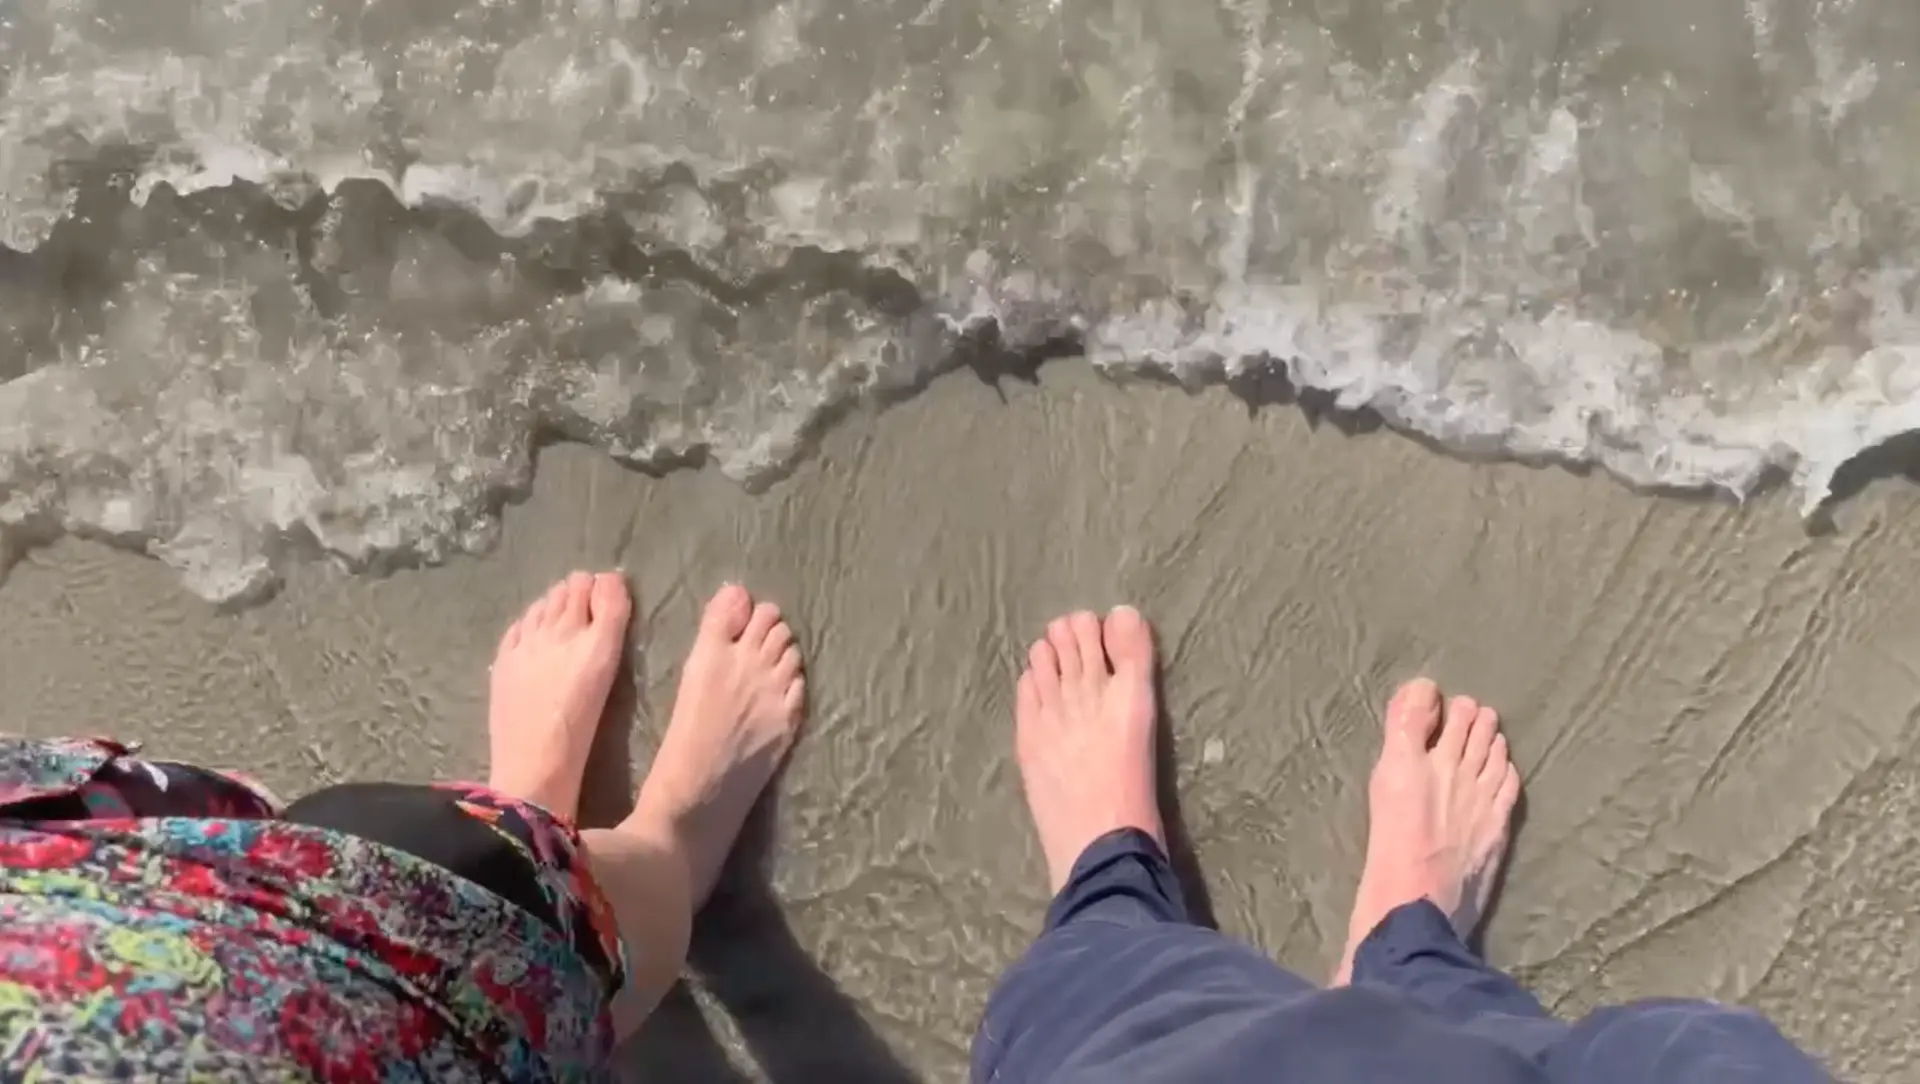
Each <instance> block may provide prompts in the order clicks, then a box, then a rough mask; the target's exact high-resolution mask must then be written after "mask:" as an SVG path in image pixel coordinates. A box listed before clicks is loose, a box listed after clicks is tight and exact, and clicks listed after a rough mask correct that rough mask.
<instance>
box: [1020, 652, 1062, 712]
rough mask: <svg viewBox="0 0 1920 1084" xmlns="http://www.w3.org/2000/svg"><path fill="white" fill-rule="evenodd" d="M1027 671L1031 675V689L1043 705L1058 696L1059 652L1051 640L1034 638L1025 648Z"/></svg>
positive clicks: (1051, 701)
mask: <svg viewBox="0 0 1920 1084" xmlns="http://www.w3.org/2000/svg"><path fill="white" fill-rule="evenodd" d="M1027 666H1028V670H1027V673H1029V674H1031V675H1033V691H1034V692H1035V693H1036V694H1037V695H1038V696H1039V698H1040V701H1039V702H1040V704H1041V705H1042V706H1043V707H1044V706H1045V705H1047V704H1051V703H1053V702H1054V701H1055V700H1057V699H1059V697H1060V654H1059V652H1057V651H1055V650H1054V649H1053V641H1051V640H1044V639H1043V640H1035V641H1034V642H1033V646H1032V647H1031V648H1028V649H1027Z"/></svg>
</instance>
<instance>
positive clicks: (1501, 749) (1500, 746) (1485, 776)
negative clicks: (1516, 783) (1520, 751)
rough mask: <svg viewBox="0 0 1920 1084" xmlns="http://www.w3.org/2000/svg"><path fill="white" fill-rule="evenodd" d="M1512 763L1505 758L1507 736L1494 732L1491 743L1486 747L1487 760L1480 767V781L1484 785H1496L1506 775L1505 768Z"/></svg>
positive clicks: (1509, 766)
mask: <svg viewBox="0 0 1920 1084" xmlns="http://www.w3.org/2000/svg"><path fill="white" fill-rule="evenodd" d="M1511 767H1513V764H1512V762H1511V761H1510V760H1508V758H1507V736H1506V735H1505V734H1495V735H1494V736H1493V744H1492V745H1490V746H1488V748H1487V762H1486V763H1485V764H1484V765H1482V766H1481V768H1480V782H1481V784H1482V785H1484V786H1488V787H1498V786H1499V785H1500V783H1501V781H1502V780H1504V779H1505V778H1506V776H1507V769H1508V768H1511Z"/></svg>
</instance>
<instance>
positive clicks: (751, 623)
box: [740, 602, 780, 645]
mask: <svg viewBox="0 0 1920 1084" xmlns="http://www.w3.org/2000/svg"><path fill="white" fill-rule="evenodd" d="M778 624H780V607H778V606H775V605H774V604H773V603H771V602H762V603H761V604H760V605H758V606H755V607H754V608H753V616H752V617H751V618H749V619H748V620H747V631H745V632H743V633H741V634H740V642H741V643H745V644H760V645H765V644H766V642H767V637H768V636H769V635H770V634H771V633H772V632H773V629H774V626H776V625H778Z"/></svg>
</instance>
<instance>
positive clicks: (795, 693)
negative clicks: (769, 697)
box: [780, 677, 807, 716]
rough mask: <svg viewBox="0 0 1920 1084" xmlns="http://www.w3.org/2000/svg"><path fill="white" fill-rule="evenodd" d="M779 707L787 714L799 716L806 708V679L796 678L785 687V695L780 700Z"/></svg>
mask: <svg viewBox="0 0 1920 1084" xmlns="http://www.w3.org/2000/svg"><path fill="white" fill-rule="evenodd" d="M780 706H781V707H783V708H785V709H786V710H787V711H788V712H790V713H792V714H794V715H796V716H797V715H799V714H800V713H801V712H802V711H805V710H806V707H807V679H806V678H804V677H796V678H794V679H793V681H792V682H790V683H789V684H788V685H787V692H786V695H785V696H783V697H782V698H781V700H780Z"/></svg>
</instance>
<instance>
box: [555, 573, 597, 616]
mask: <svg viewBox="0 0 1920 1084" xmlns="http://www.w3.org/2000/svg"><path fill="white" fill-rule="evenodd" d="M562 583H564V584H565V587H566V589H565V590H564V591H563V592H561V595H560V605H559V607H558V609H557V611H556V612H555V613H554V614H553V616H552V618H551V620H552V621H553V624H554V626H555V627H556V628H562V629H577V628H580V627H582V626H584V625H585V624H586V623H587V598H588V596H590V595H592V594H593V573H591V572H575V573H573V574H572V575H569V576H568V577H567V578H566V579H565V580H563V581H562Z"/></svg>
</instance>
